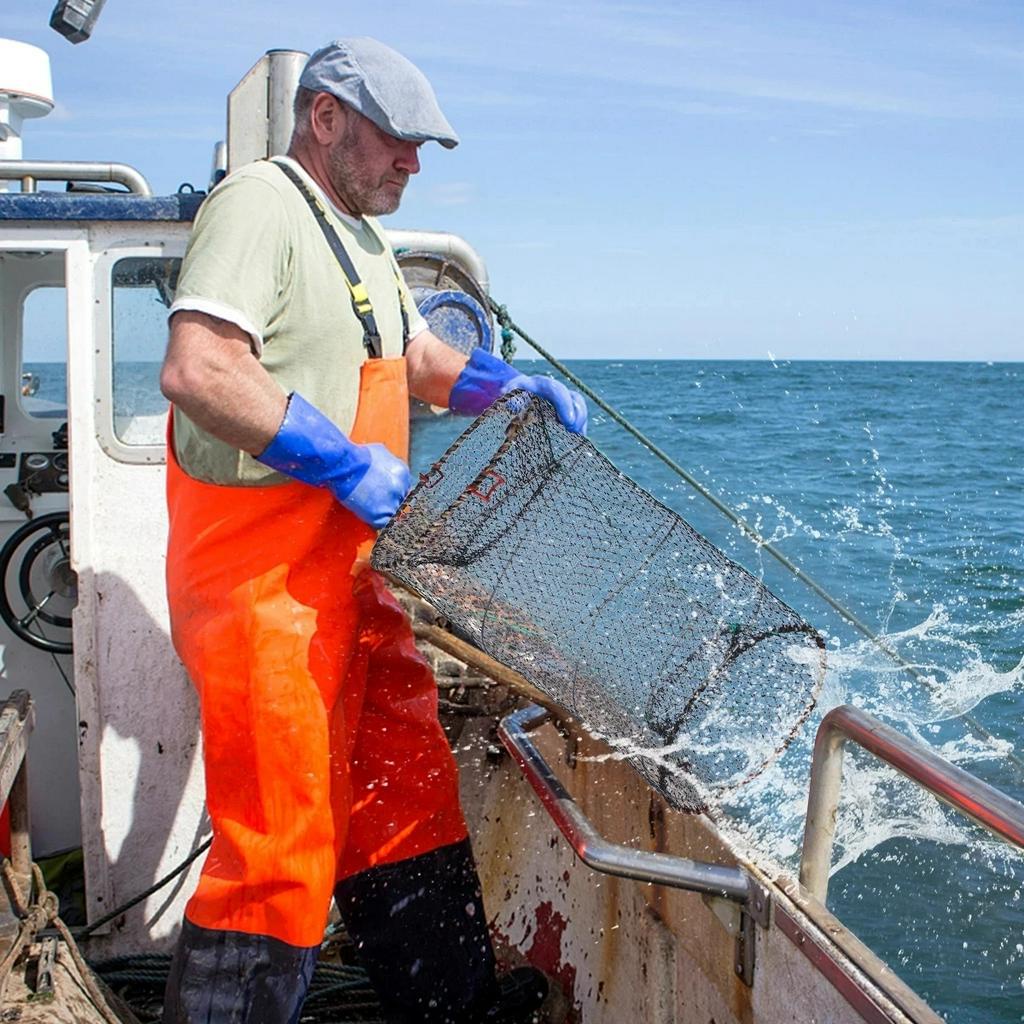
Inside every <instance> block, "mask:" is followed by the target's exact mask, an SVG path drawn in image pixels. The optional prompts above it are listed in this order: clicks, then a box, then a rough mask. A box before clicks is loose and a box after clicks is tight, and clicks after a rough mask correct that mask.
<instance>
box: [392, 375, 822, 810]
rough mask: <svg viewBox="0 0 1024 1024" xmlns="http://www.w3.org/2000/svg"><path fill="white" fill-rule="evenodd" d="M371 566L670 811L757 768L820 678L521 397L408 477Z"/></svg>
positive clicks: (806, 644)
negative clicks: (609, 749)
mask: <svg viewBox="0 0 1024 1024" xmlns="http://www.w3.org/2000/svg"><path fill="white" fill-rule="evenodd" d="M372 564H373V567H374V568H375V569H377V570H378V571H379V572H382V573H384V574H386V575H387V576H389V577H391V578H392V579H394V580H395V581H397V582H398V583H400V584H401V585H402V586H404V587H406V588H408V589H409V590H412V591H413V592H414V593H417V594H419V595H420V596H421V597H423V598H424V599H425V600H426V601H428V602H429V603H430V604H431V605H433V606H434V607H435V608H436V609H437V610H438V612H440V614H441V615H442V616H444V618H445V619H447V621H448V623H449V624H450V627H451V629H452V631H453V632H454V633H456V634H458V635H460V636H461V637H463V638H464V639H466V640H468V641H469V642H470V643H472V644H474V645H475V646H477V647H478V648H480V649H481V650H482V651H484V652H485V653H487V654H489V655H490V656H491V657H493V658H494V659H496V660H497V661H499V662H501V663H503V664H504V665H506V666H508V667H509V668H512V669H514V670H515V671H516V672H518V673H519V674H520V675H522V676H523V677H525V678H526V679H527V680H528V681H529V682H530V683H532V684H533V685H534V686H535V687H537V688H538V689H540V690H542V691H543V692H544V693H546V694H547V695H548V696H549V697H550V698H551V699H552V700H553V701H555V702H557V703H558V704H559V705H560V706H562V707H563V708H565V710H566V712H567V713H568V714H569V715H570V716H571V717H572V718H574V719H575V720H576V721H578V722H579V723H580V724H582V725H583V726H584V727H585V728H587V729H588V730H589V731H590V732H592V733H594V734H595V735H597V736H599V737H600V738H602V739H604V740H605V741H606V742H608V743H610V744H611V745H612V746H613V747H614V748H615V749H617V750H618V751H620V752H621V753H622V755H623V756H625V757H627V758H628V759H629V761H630V762H631V763H632V764H633V765H634V766H635V767H636V768H637V769H638V770H639V771H640V772H641V773H642V774H643V776H644V777H645V778H646V779H647V781H648V782H649V783H650V784H651V785H653V786H654V787H655V788H656V789H657V790H658V791H659V792H660V793H661V794H662V795H663V796H665V798H666V799H667V800H668V801H669V803H670V804H672V805H673V806H675V807H677V808H681V809H684V808H685V809H702V808H704V807H705V806H706V803H707V799H708V798H710V797H714V796H719V795H721V794H722V793H723V792H726V791H728V790H730V789H734V788H736V787H738V786H741V785H743V784H744V783H745V782H747V781H749V780H750V779H752V778H754V777H755V776H756V775H758V774H759V773H760V772H762V771H763V770H764V769H765V768H766V767H767V766H768V765H769V764H770V763H771V761H772V760H773V759H774V758H775V757H777V756H778V754H780V753H781V752H782V751H783V750H784V749H785V747H786V746H787V744H788V743H789V741H790V740H791V739H792V738H793V737H794V736H795V735H796V733H797V731H798V730H799V728H800V726H801V725H802V724H803V722H804V721H805V720H806V718H807V716H808V715H809V714H810V712H811V709H812V708H813V707H814V704H815V701H816V699H817V694H818V691H819V689H820V687H821V683H822V681H823V678H824V674H825V653H824V643H823V641H822V639H821V637H820V636H819V634H818V633H817V632H815V630H814V629H813V628H812V627H811V626H809V625H808V624H807V623H805V622H804V621H803V620H802V619H801V618H800V617H799V616H798V615H797V614H796V613H795V612H794V611H793V610H792V609H790V608H789V607H787V606H786V605H785V604H783V603H782V602H781V601H780V600H779V599H778V598H777V597H775V596H774V595H773V594H772V593H771V592H770V591H769V590H768V589H767V588H766V587H765V586H764V585H763V584H762V583H761V582H760V581H759V580H758V579H756V578H755V577H754V576H752V575H751V574H750V573H749V572H747V571H746V570H745V569H743V568H742V567H740V566H739V565H737V564H736V563H735V562H733V561H731V560H730V559H729V558H728V557H726V556H725V555H724V554H723V553H722V552H721V551H719V550H718V549H717V548H716V547H715V546H714V545H713V544H711V543H710V541H708V540H707V539H706V538H704V537H703V536H701V535H700V534H699V533H697V531H696V530H694V529H693V528H692V527H691V526H690V525H689V524H688V523H687V522H686V521H685V520H684V519H682V518H681V517H680V516H679V515H678V514H676V513H675V512H673V511H672V510H671V509H669V508H667V507H666V506H664V505H662V504H661V503H660V502H659V501H657V500H656V499H655V498H653V497H652V496H651V495H649V494H648V493H647V492H646V491H643V490H642V489H641V488H640V487H638V486H637V485H636V484H635V483H634V482H633V481H632V480H630V479H629V478H628V477H627V476H625V475H624V474H623V473H621V472H619V470H617V469H616V468H615V466H614V465H613V464H612V463H611V462H609V461H608V459H607V458H605V457H604V456H603V455H602V454H601V453H600V452H599V451H598V450H597V449H596V448H595V447H594V446H593V445H592V444H591V443H590V442H589V441H588V440H587V439H586V438H585V437H581V436H580V435H577V434H572V433H569V432H568V431H567V430H566V429H565V428H564V427H563V426H562V425H561V423H559V421H558V418H557V416H556V415H555V412H554V409H553V408H552V407H551V406H550V405H549V404H548V403H547V402H544V401H541V400H539V399H537V398H535V397H533V396H532V395H529V394H527V393H526V392H522V391H516V392H512V393H511V394H510V395H507V396H505V398H503V399H501V400H499V401H498V402H496V403H495V404H494V405H493V406H492V407H491V408H490V409H489V410H488V411H487V412H486V413H485V414H484V415H483V416H481V417H480V418H479V419H477V420H476V421H475V422H474V423H473V424H472V426H471V427H470V428H469V429H468V430H467V431H466V432H465V433H464V434H463V435H462V436H461V437H460V438H459V439H458V440H457V441H456V442H455V443H454V444H453V445H452V446H451V447H450V448H449V449H448V451H447V452H446V453H445V454H444V455H443V456H442V458H441V459H440V461H438V462H437V463H435V465H434V466H433V467H432V468H431V470H430V471H429V472H428V473H426V474H423V475H422V476H421V478H420V482H419V484H418V485H417V486H416V487H415V488H414V490H413V491H412V492H411V493H410V495H409V497H408V498H407V499H406V501H405V503H404V504H403V506H402V507H401V508H400V509H399V511H398V513H397V514H396V515H395V517H394V518H393V519H392V521H391V522H390V523H389V524H388V526H387V527H386V528H385V529H384V530H383V531H382V533H381V534H380V536H379V537H378V539H377V543H376V545H375V547H374V551H373V556H372Z"/></svg>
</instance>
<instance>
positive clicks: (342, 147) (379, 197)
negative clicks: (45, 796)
mask: <svg viewBox="0 0 1024 1024" xmlns="http://www.w3.org/2000/svg"><path fill="white" fill-rule="evenodd" d="M328 170H329V172H330V175H331V184H332V185H333V186H334V189H335V191H336V192H337V193H338V195H339V196H340V197H341V198H342V199H343V200H344V202H345V205H346V206H347V207H348V209H349V212H350V213H351V214H352V216H353V217H362V216H364V215H369V216H371V217H379V216H381V215H382V214H385V213H394V212H395V210H397V209H398V204H399V203H400V202H401V201H402V191H403V189H404V188H405V184H406V183H407V182H408V180H409V175H408V174H404V173H402V172H399V171H395V170H392V171H391V172H390V173H389V174H387V175H386V176H384V177H378V176H376V175H373V174H372V172H370V171H369V170H368V169H367V167H366V162H365V160H364V159H363V157H362V154H361V152H360V150H359V147H358V145H357V144H356V141H355V139H354V138H353V137H352V134H351V133H350V132H349V131H348V130H346V131H345V133H344V135H342V137H341V139H340V140H339V142H338V144H337V145H336V146H335V147H334V148H333V149H332V150H331V151H330V154H329V156H328ZM399 177H401V178H402V184H401V185H400V186H399V185H397V184H395V179H396V178H399Z"/></svg>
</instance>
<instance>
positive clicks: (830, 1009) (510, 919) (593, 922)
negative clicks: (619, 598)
mask: <svg viewBox="0 0 1024 1024" xmlns="http://www.w3.org/2000/svg"><path fill="white" fill-rule="evenodd" d="M488 725H489V723H487V722H486V720H479V719H478V720H476V721H474V722H472V723H470V724H468V725H467V727H466V729H465V730H464V731H463V734H462V736H461V738H460V743H459V750H460V757H461V759H462V761H463V767H464V786H465V789H466V792H467V795H468V794H470V793H471V794H472V799H471V801H467V805H468V806H469V807H470V808H471V812H472V813H471V819H472V830H473V833H474V836H475V844H476V851H477V858H478V861H479V863H480V868H481V878H482V880H483V883H484V891H485V901H486V903H487V906H488V913H489V914H490V915H491V917H492V918H493V922H494V925H495V928H496V929H497V931H498V933H499V934H500V936H501V937H502V939H503V940H504V941H505V942H507V943H509V944H510V945H511V946H513V947H515V948H516V949H518V950H519V951H520V953H521V954H522V955H524V956H525V957H527V958H528V959H531V960H532V961H533V962H534V963H536V965H537V966H539V967H541V968H542V969H545V970H546V971H548V972H549V974H551V975H552V977H553V979H554V980H555V981H556V982H557V983H558V984H559V985H560V986H562V987H563V988H564V990H565V996H566V998H567V1000H568V1002H569V1003H570V1004H571V1006H572V1018H571V1019H572V1020H573V1021H574V1022H578V1024H613V1022H614V1024H620V1022H622V1021H631V1022H633V1021H635V1022H645V1024H646V1022H650V1024H709V1022H714V1024H861V1022H862V1021H864V1020H865V1017H864V1016H863V1015H862V1013H861V1012H859V1011H858V1009H857V1007H856V1005H854V1004H855V1003H857V1000H854V1001H853V1003H851V1001H850V999H849V998H848V996H849V995H850V992H851V991H854V990H855V991H856V992H857V993H858V994H860V996H861V997H862V998H861V1000H860V1007H861V1010H863V1009H864V1008H865V1007H868V1006H870V1007H871V1008H873V1012H874V1013H875V1014H881V1017H880V1018H878V1019H881V1020H887V1021H890V1022H895V1024H909V1022H910V1021H911V1020H913V1021H922V1022H923V1021H934V1020H935V1018H934V1017H933V1016H932V1015H930V1014H928V1012H927V1010H926V1008H925V1009H923V1010H922V1012H921V1013H920V1014H919V1015H915V1016H908V1015H907V1014H906V1013H903V1012H901V1010H900V1009H899V1008H898V1007H897V1006H896V1005H895V1004H894V1003H893V1002H892V1001H891V1000H890V999H889V997H888V995H887V993H886V990H885V979H886V978H888V979H889V981H890V982H891V983H892V984H893V985H896V984H898V982H897V981H896V979H895V976H893V975H892V974H891V972H889V973H888V974H887V973H886V972H884V971H879V972H876V973H877V974H878V976H879V977H878V978H874V979H872V978H869V977H868V976H866V975H864V974H863V973H862V972H861V971H859V970H858V969H857V968H856V966H855V965H854V964H853V963H852V962H851V961H850V960H849V959H848V957H846V956H845V954H844V953H843V951H842V949H840V948H839V947H837V946H836V945H834V940H838V939H839V938H841V936H838V935H829V934H828V933H826V932H825V931H823V930H822V929H819V928H817V927H816V926H815V924H814V923H813V922H812V921H811V920H809V919H807V918H805V916H804V915H803V914H802V913H801V911H800V910H799V909H798V908H797V907H796V906H795V905H794V904H792V903H791V901H789V899H788V897H787V895H786V893H785V892H784V891H783V890H782V889H781V888H779V887H776V886H774V885H773V884H772V882H771V881H770V879H768V878H766V877H765V876H764V875H762V874H761V873H760V872H758V875H759V881H761V882H762V883H764V884H766V886H767V888H768V889H769V891H770V893H771V896H772V898H773V899H774V900H776V901H777V905H779V906H781V905H785V906H786V908H787V910H788V911H789V912H791V913H793V914H794V915H796V917H797V918H798V919H799V920H800V921H801V927H803V928H805V929H806V930H807V934H808V935H809V936H810V935H813V936H814V937H815V941H817V942H819V943H821V944H823V946H824V947H828V949H829V952H830V956H831V957H832V959H833V960H834V962H835V963H836V964H839V965H840V969H841V971H842V974H843V978H844V979H846V980H848V981H849V984H850V985H851V986H853V988H852V989H850V988H849V986H847V992H846V994H844V992H843V991H841V986H840V987H837V986H836V985H835V984H834V983H833V982H832V981H831V980H830V979H829V978H828V977H827V976H826V975H825V974H823V973H822V972H821V971H820V970H818V969H817V968H816V966H815V964H814V963H813V962H812V961H811V960H810V959H809V958H808V957H807V956H805V955H804V953H803V952H802V951H801V950H800V949H799V948H798V946H797V945H795V944H794V943H793V941H792V940H791V939H790V937H789V936H788V935H787V934H786V933H785V932H784V931H783V930H782V929H780V928H779V927H777V926H775V925H774V924H772V923H770V924H769V927H768V928H762V927H760V926H759V927H758V928H757V929H756V937H755V943H756V956H757V963H756V967H755V974H754V984H753V986H752V987H749V986H747V985H745V984H744V983H743V981H742V980H741V979H739V978H738V977H737V975H736V973H735V970H734V953H735V950H734V940H733V938H732V936H730V935H729V934H728V933H727V932H726V929H725V927H724V926H723V925H722V923H721V922H720V921H719V920H718V919H717V918H716V917H715V916H714V914H713V912H712V911H711V910H710V908H709V907H708V906H707V905H705V904H704V902H703V901H702V900H701V898H700V897H699V896H698V895H696V894H694V893H687V892H682V891H680V890H674V889H669V888H666V887H664V886H655V885H647V884H643V883H638V882H633V881H630V880H627V879H617V878H612V877H609V876H603V875H600V874H597V873H595V872H593V871H591V870H590V869H588V868H587V867H586V866H585V865H582V864H580V863H579V862H578V861H577V860H576V858H575V855H574V854H573V853H572V852H571V850H570V849H569V847H568V845H567V844H566V843H565V841H564V840H563V839H562V838H561V837H560V836H559V835H557V833H556V832H555V831H554V827H553V826H552V825H551V823H550V821H549V819H547V816H546V814H545V812H544V811H543V809H542V807H541V805H540V803H539V801H537V800H536V798H535V797H534V796H533V793H532V790H530V789H529V787H528V786H527V784H526V783H525V782H524V781H523V780H522V779H521V778H519V776H518V771H517V769H516V768H515V766H514V764H513V763H512V762H511V759H506V760H505V761H504V762H503V763H502V764H501V765H500V766H497V767H496V766H494V765H490V766H489V767H488V768H487V769H486V772H485V773H484V774H481V767H482V764H483V761H484V758H483V755H482V753H481V751H482V747H483V745H484V744H485V743H486V742H487V741H488V739H489V733H488ZM474 737H475V740H476V742H474ZM535 740H536V741H537V743H538V746H539V747H540V748H541V749H542V751H543V753H544V755H545V757H546V758H547V759H548V761H549V763H550V764H551V765H552V766H553V767H555V769H556V771H557V772H558V774H559V775H560V776H561V778H562V780H563V782H564V783H565V785H566V786H567V788H568V789H569V790H570V792H571V793H572V794H573V795H574V797H575V798H576V799H577V801H578V802H579V803H580V804H581V806H582V808H583V810H584V811H585V813H586V814H587V815H588V816H589V817H590V818H591V820H592V821H593V823H594V824H595V825H596V827H597V828H598V830H599V831H600V832H601V833H602V834H603V835H604V836H605V837H606V838H607V839H609V840H610V841H612V842H618V843H625V844H628V845H633V846H636V847H638V848H643V849H648V850H659V851H661V852H667V853H671V854H676V855H678V856H683V857H692V858H694V859H699V860H707V861H711V862H714V863H719V864H726V865H734V864H736V863H737V862H738V855H737V854H736V852H735V851H734V850H733V849H732V848H731V847H730V845H729V843H728V842H727V841H726V839H724V838H723V836H721V835H720V834H719V833H718V831H717V830H716V828H715V826H714V825H713V824H712V822H711V821H710V820H709V819H708V818H706V817H705V816H702V815H694V814H680V813H677V812H675V811H672V810H671V809H670V808H667V807H666V806H665V805H664V804H663V803H662V802H661V800H660V798H659V797H657V796H653V795H652V794H651V791H650V790H649V788H648V787H647V786H646V784H645V783H644V782H643V780H642V779H641V778H640V776H639V775H637V774H636V773H635V772H634V771H633V770H632V769H631V768H630V767H629V765H628V764H624V763H622V762H615V761H605V760H601V761H596V760H595V759H594V758H593V755H594V754H597V753H603V748H601V747H600V745H598V744H596V743H595V742H593V741H590V740H584V741H583V742H582V743H581V746H580V750H579V756H578V757H577V758H576V759H575V763H574V766H573V767H571V768H570V767H568V766H567V765H566V764H565V761H566V758H565V750H566V748H565V743H564V741H563V740H562V739H561V738H560V737H559V736H558V734H557V733H556V732H555V731H554V730H553V729H551V728H547V729H545V730H543V731H542V732H540V733H538V734H535ZM752 870H754V871H755V872H756V871H757V869H756V868H752ZM879 980H881V982H882V984H881V986H880V985H879V984H878V981H879ZM868 1019H872V1020H873V1019H875V1018H874V1017H869V1018H868Z"/></svg>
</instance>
